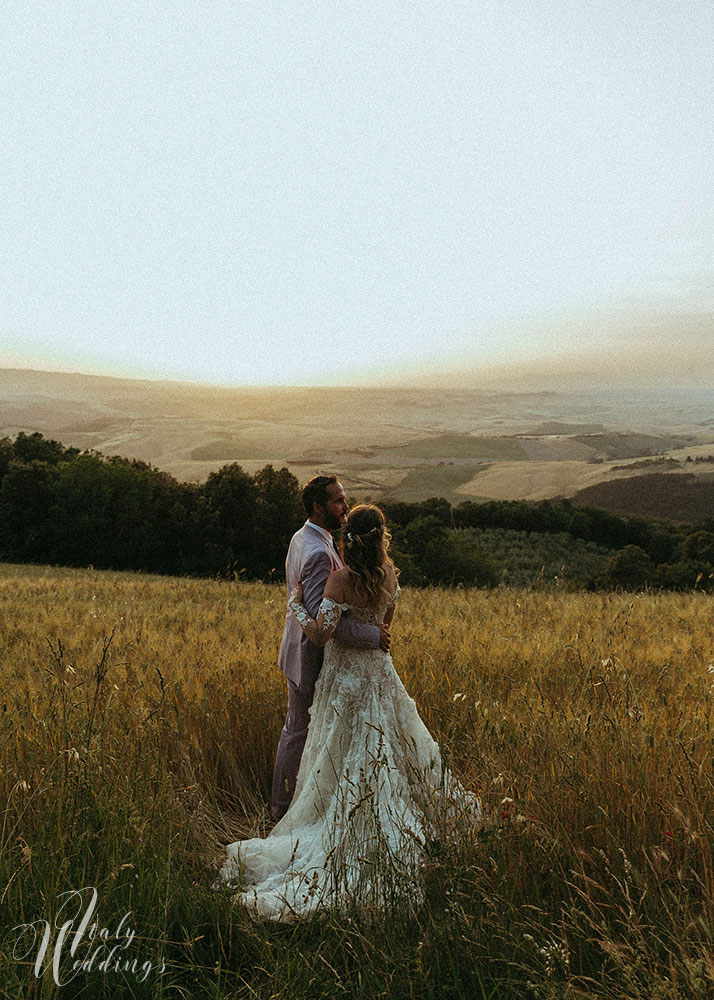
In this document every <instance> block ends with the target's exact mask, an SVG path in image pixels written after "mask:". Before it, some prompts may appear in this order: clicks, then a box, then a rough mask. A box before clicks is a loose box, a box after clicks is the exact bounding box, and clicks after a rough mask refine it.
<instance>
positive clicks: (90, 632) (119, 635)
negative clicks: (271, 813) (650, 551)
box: [0, 566, 714, 1000]
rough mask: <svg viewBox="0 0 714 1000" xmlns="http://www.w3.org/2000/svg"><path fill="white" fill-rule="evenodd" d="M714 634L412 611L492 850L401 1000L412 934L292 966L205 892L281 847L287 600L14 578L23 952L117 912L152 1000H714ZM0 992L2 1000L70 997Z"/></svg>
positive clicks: (1, 623)
mask: <svg viewBox="0 0 714 1000" xmlns="http://www.w3.org/2000/svg"><path fill="white" fill-rule="evenodd" d="M713 610H714V603H713V602H712V598H711V597H708V596H706V595H703V594H691V595H679V594H677V595H673V594H657V595H616V594H592V595H590V594H561V593H557V592H553V593H535V592H528V591H509V590H495V591H488V592H485V591H476V590H452V591H440V590H434V589H431V590H423V591H410V590H405V591H404V592H403V594H402V597H401V599H400V606H399V609H398V615H397V618H396V620H395V625H394V649H393V653H394V661H395V665H396V667H397V670H398V671H399V673H400V675H401V676H402V678H403V680H404V682H405V684H406V686H407V689H408V690H409V692H410V693H411V694H412V696H413V697H414V698H415V700H416V702H417V705H418V707H419V710H420V712H421V714H422V716H423V718H424V720H425V722H426V723H427V725H428V726H429V728H430V729H431V731H432V732H433V733H434V735H435V736H436V737H437V738H438V739H439V740H440V742H441V743H442V745H443V746H444V747H445V751H446V753H447V755H448V756H449V757H450V759H451V761H452V764H453V767H454V768H455V769H456V770H457V772H458V773H459V775H460V776H461V778H462V779H463V780H464V781H465V782H466V783H467V784H469V785H470V786H471V787H474V788H476V789H477V790H478V792H479V794H480V795H481V798H482V800H483V802H484V804H485V806H486V807H487V809H488V810H489V812H490V814H491V817H492V820H493V823H492V824H491V825H490V826H489V827H488V828H487V829H486V830H485V831H483V832H482V834H481V835H480V836H479V837H478V838H477V840H476V842H474V843H469V844H456V845H447V844H443V845H440V847H439V853H438V856H437V857H436V860H435V861H434V862H433V865H432V867H431V869H430V872H429V873H427V874H428V875H429V877H430V878H431V883H430V884H431V885H432V887H433V892H432V894H431V896H430V903H429V906H428V907H427V911H428V912H426V911H425V915H424V916H423V919H422V920H421V921H417V924H416V925H413V924H412V925H410V927H409V929H408V933H407V935H406V937H405V938H404V941H405V942H406V943H404V944H403V945H399V948H400V949H401V951H400V956H401V957H400V958H399V959H398V960H399V961H402V962H403V963H404V968H405V969H406V970H407V971H406V972H405V973H404V977H405V978H404V979H403V980H400V985H399V986H397V985H396V984H395V982H394V980H393V975H394V970H393V967H392V966H393V965H394V962H395V961H397V958H395V956H394V954H393V953H392V951H390V949H389V948H387V947H386V945H384V940H385V938H384V935H385V934H386V935H387V936H388V935H389V933H390V931H389V928H390V926H391V927H394V926H396V923H397V922H398V921H396V918H392V924H391V925H390V924H389V923H388V922H386V923H384V924H383V925H382V927H381V930H380V934H381V937H378V936H375V934H376V932H375V933H371V932H370V931H368V930H365V929H364V928H361V929H360V928H358V926H357V924H354V925H350V927H349V928H346V927H344V926H341V925H340V926H339V927H338V925H337V924H330V923H329V922H328V924H326V925H322V930H321V931H320V933H319V934H318V935H317V937H316V936H315V934H314V933H313V932H312V931H311V930H310V928H309V927H305V928H301V929H300V930H299V931H295V932H293V935H294V936H293V937H292V938H291V939H290V942H289V943H288V942H286V941H282V943H283V945H284V946H285V947H286V948H288V952H287V953H285V955H283V958H284V959H285V963H287V964H284V963H281V961H279V960H276V959H275V947H276V935H278V932H277V931H273V930H266V929H260V928H256V927H254V926H253V925H251V924H250V922H249V921H247V920H246V919H244V917H243V916H242V915H240V914H237V913H235V912H234V911H232V910H231V908H230V905H229V903H228V902H226V900H225V899H224V898H221V897H219V896H216V895H215V894H213V893H211V890H210V885H211V882H212V880H213V877H214V876H215V872H216V868H217V865H218V863H219V860H220V857H221V846H220V845H221V842H222V841H223V842H225V841H227V840H230V839H234V838H235V837H236V836H242V835H247V834H251V833H255V832H256V831H258V832H259V831H263V830H265V829H266V825H267V823H268V817H267V812H266V809H265V802H266V800H267V797H268V791H269V784H270V777H271V772H272V764H273V757H274V752H275V747H276V745H277V739H278V735H279V731H280V727H281V725H282V721H283V713H284V681H283V678H282V675H281V674H280V673H279V672H278V671H277V668H276V666H275V663H276V658H277V650H278V643H279V639H280V634H281V630H282V621H283V617H284V593H283V590H282V589H281V588H280V587H277V586H268V585H261V584H245V583H226V582H213V581H196V580H183V579H182V580H179V579H169V578H158V577H145V576H141V575H129V574H118V573H104V572H102V573H99V572H93V571H70V570H52V569H44V568H33V567H10V566H6V567H0V654H1V663H2V667H1V670H2V674H1V678H0V684H1V690H2V695H1V700H2V706H1V708H2V728H1V729H0V734H1V735H0V738H1V740H2V757H1V758H0V766H1V768H2V771H1V773H0V787H2V795H3V802H4V803H6V805H5V809H4V814H3V820H2V827H1V828H0V878H1V879H2V884H1V885H0V895H1V896H2V899H3V907H4V908H5V912H6V914H7V915H6V917H4V920H7V927H8V928H9V927H12V926H14V925H15V924H18V923H20V922H23V921H26V920H32V919H35V918H36V917H38V916H39V915H40V913H41V911H42V907H47V906H48V905H49V904H50V903H51V901H52V900H53V899H54V898H55V897H56V894H57V893H58V892H60V891H62V890H63V889H66V888H68V887H78V886H79V885H82V884H92V885H95V886H97V887H98V888H99V889H100V891H101V892H103V893H104V897H105V898H106V900H107V905H108V906H112V907H114V909H115V910H116V912H117V913H120V914H121V913H123V912H124V910H125V909H126V908H128V907H129V905H131V907H132V908H133V909H134V910H135V911H136V912H137V913H140V914H141V919H142V921H143V930H144V933H145V936H146V939H145V946H146V948H155V949H161V948H163V950H164V952H165V951H166V949H169V952H170V954H171V955H172V956H173V965H172V967H171V970H172V971H170V972H169V973H167V974H165V975H164V976H163V977H162V978H161V980H156V981H155V983H154V988H155V989H156V991H157V992H156V993H155V994H154V993H148V992H147V993H144V994H141V995H146V996H153V995H156V996H160V995H162V994H161V992H160V991H159V984H161V986H162V988H163V989H166V988H167V984H168V983H169V980H170V981H171V982H172V983H173V984H174V986H175V988H176V991H177V995H189V994H190V995H192V996H216V997H219V996H220V997H222V996H226V997H227V996H246V997H248V996H266V997H268V996H284V997H288V996H289V997H300V996H303V995H305V996H323V995H324V996H326V997H327V996H331V995H342V996H348V995H349V996H353V995H354V996H368V995H369V996H370V997H373V996H380V995H381V996H402V995H403V996H405V997H406V996H412V997H414V996H422V995H423V996H427V995H434V996H493V997H502V996H503V997H507V996H508V997H510V996H513V997H515V996H525V995H532V996H536V997H537V996H541V997H544V998H545V997H548V998H550V997H552V998H555V997H566V996H567V997H575V996H602V997H613V998H614V997H618V998H620V997H622V998H632V1000H634V998H636V997H637V998H639V997H642V998H644V997H648V998H649V997H655V998H660V1000H665V998H666V1000H686V998H688V997H690V996H691V997H698V996H701V997H702V998H703V997H706V996H709V995H711V991H712V990H714V962H713V961H712V958H711V941H712V931H713V929H714V855H713V853H712V837H713V836H714V826H713V825H712V818H713V816H714V812H713V806H714V752H713V749H714V730H713V728H712V704H713V702H714V667H712V666H711V665H712V664H714V614H712V611H713ZM109 637H111V641H109ZM137 876H138V877H137ZM234 921H237V923H236V924H235V927H234ZM199 925H200V926H201V927H202V928H203V930H202V933H201V934H200V936H201V937H202V939H203V940H202V941H201V942H200V943H196V942H197V941H198V937H199V931H198V930H197V929H196V928H197V927H198V926H199ZM227 929H228V930H227ZM238 930H240V935H238ZM403 930H404V928H403V927H402V928H401V931H403ZM401 931H400V933H401ZM349 935H352V937H350V936H349ZM239 936H240V941H241V943H240V947H239V946H238V943H237V942H238V937H239ZM338 937H339V947H338V945H337V943H336V942H337V938H338ZM194 939H196V940H194ZM281 940H282V939H281ZM380 941H381V942H382V944H381V945H380V946H379V947H378V943H379V942H380ZM329 942H332V943H333V945H334V947H333V949H332V951H326V950H325V949H327V948H328V943H329ZM393 946H394V947H396V944H394V943H393ZM290 948H292V949H293V951H292V952H290ZM380 948H381V951H380V950H379V949H380ZM350 949H351V950H352V951H350ZM352 952H354V954H355V955H358V956H360V957H359V962H358V961H357V959H355V958H350V955H351V954H352ZM382 953H384V954H382ZM288 954H289V955H292V960H291V961H292V964H291V962H290V961H288V958H287V957H286V955H288ZM380 955H382V957H381V958H380ZM271 956H272V957H271ZM390 956H391V957H390ZM5 958H6V959H7V958H8V954H7V950H6V952H5ZM271 961H275V962H277V964H276V965H275V966H274V967H271V966H270V962H271ZM325 962H328V963H329V964H330V966H331V967H333V968H334V967H336V966H337V975H338V982H340V983H342V987H343V988H341V991H338V992H337V993H334V994H331V993H330V992H329V989H330V988H334V982H335V980H334V977H333V976H332V973H330V974H329V976H328V978H327V979H325V978H324V977H325V976H327V973H326V972H325V970H324V968H323V964H324V963H325ZM365 962H369V963H371V964H370V965H369V969H370V972H369V974H368V973H367V971H366V969H365V968H364V963H365ZM429 963H431V964H429ZM3 965H4V968H5V973H4V974H5V975H6V977H7V982H8V983H10V984H11V986H8V985H5V986H4V987H3V988H4V989H5V990H6V993H5V994H4V995H7V996H10V995H22V996H27V997H31V996H38V997H39V996H45V995H52V994H51V993H50V992H41V988H44V989H45V991H46V990H47V988H48V987H47V986H46V985H45V981H44V980H43V981H42V982H40V981H39V980H36V979H35V978H34V976H33V975H32V973H31V970H30V969H29V967H28V966H27V965H23V964H22V963H18V962H12V961H6V962H4V963H3ZM390 969H391V972H390ZM358 972H359V975H358V974H357V973H358ZM430 976H431V977H432V978H431V979H430ZM13 977H14V978H13ZM167 977H169V978H167ZM171 977H173V978H171ZM425 977H426V978H425ZM99 980H100V977H96V976H95V977H94V979H93V980H92V983H93V984H94V988H95V989H99V985H97V984H98V983H99ZM310 982H312V985H311V986H309V984H310ZM424 982H426V983H429V982H431V983H432V986H433V990H434V992H433V993H429V992H428V991H427V988H426V987H425V986H421V987H420V986H418V985H417V984H419V983H424ZM468 982H471V983H473V984H478V988H476V986H474V992H472V993H469V992H468V990H467V986H466V985H465V984H466V983H468ZM527 983H530V986H528V985H527ZM189 984H192V985H190V989H189ZM438 984H441V985H440V987H439V988H440V989H441V992H440V993H439V992H437V985H438ZM100 985H101V988H102V989H104V988H105V986H104V985H103V984H100ZM308 986H309V988H308ZM106 988H107V989H109V987H108V986H106ZM147 988H148V987H147ZM429 988H430V989H431V988H432V987H429ZM18 989H19V992H17V990H18ZM183 989H185V990H188V991H189V993H188V994H182V993H181V990H183ZM420 989H421V990H423V992H419V990H420ZM13 990H15V992H14V993H13ZM33 990H35V991H36V992H33ZM321 990H322V991H323V992H320V991H321ZM400 990H401V992H400ZM528 990H530V994H528V993H527V991H528ZM410 991H411V992H410ZM59 995H61V996H69V995H70V994H69V993H67V992H65V993H60V994H59ZM92 995H94V994H92ZM96 995H104V994H103V993H101V994H99V993H97V994H96ZM107 995H124V994H120V993H115V994H112V993H110V992H108V993H107ZM126 995H127V996H129V995H133V994H131V993H128V992H127V993H126Z"/></svg>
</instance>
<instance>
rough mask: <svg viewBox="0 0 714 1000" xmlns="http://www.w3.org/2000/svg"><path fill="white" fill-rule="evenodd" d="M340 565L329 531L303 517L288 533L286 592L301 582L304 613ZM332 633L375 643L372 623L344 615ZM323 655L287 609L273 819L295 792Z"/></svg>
mask: <svg viewBox="0 0 714 1000" xmlns="http://www.w3.org/2000/svg"><path fill="white" fill-rule="evenodd" d="M342 566H343V562H342V560H341V559H340V556H339V554H338V552H337V550H336V549H335V546H334V543H333V541H332V536H331V535H330V533H329V532H328V531H325V530H324V529H323V528H320V527H318V525H316V524H313V523H312V522H311V521H306V522H305V524H304V525H303V527H302V528H300V530H299V531H296V532H295V534H294V535H293V537H292V541H291V542H290V548H289V549H288V556H287V559H286V561H285V577H286V580H287V586H288V594H289V593H290V592H291V591H292V590H293V589H294V587H295V586H296V585H297V583H298V581H300V582H302V591H303V597H302V603H303V605H304V606H305V608H306V609H307V612H308V614H309V615H310V616H311V617H312V618H317V614H318V610H319V607H320V602H321V600H322V592H323V590H324V589H325V581H326V580H327V578H328V576H329V575H330V573H332V572H333V571H334V570H336V569H341V568H342ZM334 634H335V637H336V638H337V639H339V640H340V641H341V642H344V643H345V645H347V646H361V647H362V648H368V649H377V648H378V646H379V638H380V636H379V629H378V628H377V627H376V626H375V625H363V624H361V623H360V622H356V621H354V619H351V618H349V617H345V616H344V615H343V616H342V618H341V619H340V622H339V624H338V626H337V628H336V629H335V633H334ZM322 656H323V649H322V648H321V647H320V646H316V645H314V643H312V642H310V640H309V639H308V637H307V636H306V635H305V633H304V632H303V630H302V629H301V628H300V624H299V622H298V620H297V618H296V617H295V615H294V614H293V612H292V611H291V610H290V608H288V611H287V615H286V617H285V630H284V632H283V640H282V642H281V644H280V655H279V657H278V666H279V667H280V669H281V670H282V671H283V673H284V674H285V676H286V678H287V681H288V714H287V717H286V719H285V725H284V726H283V731H282V733H281V734H280V743H279V744H278V753H277V757H276V761H275V773H274V775H273V800H272V812H273V815H274V816H275V817H277V818H279V817H280V816H283V815H284V814H285V812H286V811H287V808H288V806H289V805H290V800H291V799H292V797H293V792H294V791H295V780H296V778H297V773H298V770H299V768H300V758H301V757H302V751H303V748H304V746H305V740H306V739H307V729H308V724H309V722H310V714H309V708H310V705H311V704H312V697H313V694H314V691H315V681H316V680H317V675H318V674H319V673H320V667H321V666H322Z"/></svg>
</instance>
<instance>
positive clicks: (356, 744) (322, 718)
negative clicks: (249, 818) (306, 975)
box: [220, 505, 480, 921]
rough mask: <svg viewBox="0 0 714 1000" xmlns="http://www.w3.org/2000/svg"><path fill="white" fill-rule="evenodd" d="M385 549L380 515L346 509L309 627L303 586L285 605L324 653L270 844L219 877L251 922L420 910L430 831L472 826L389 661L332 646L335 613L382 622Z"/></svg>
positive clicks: (232, 852)
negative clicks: (340, 550)
mask: <svg viewBox="0 0 714 1000" xmlns="http://www.w3.org/2000/svg"><path fill="white" fill-rule="evenodd" d="M389 540H390V536H389V532H388V530H387V528H386V524H385V520H384V515H383V514H382V512H381V510H380V509H379V507H376V506H374V505H359V506H357V507H354V508H353V509H352V510H351V511H350V514H349V517H348V519H347V523H346V525H345V531H344V540H343V545H344V554H343V559H344V563H345V566H344V567H343V568H342V569H339V570H336V571H335V572H334V573H332V574H331V575H330V576H329V577H328V579H327V582H326V584H325V590H324V595H323V600H322V603H321V605H320V609H319V613H318V616H317V619H316V620H315V619H313V618H311V617H310V616H309V615H308V613H307V611H306V610H305V608H304V607H303V605H302V603H301V600H302V588H301V586H300V584H298V586H297V587H296V588H295V590H294V591H293V593H292V594H291V595H290V599H289V605H290V608H291V609H292V610H293V612H294V613H295V615H296V617H297V619H298V621H299V622H300V625H301V626H302V628H303V630H304V631H305V633H306V634H307V636H308V638H309V639H310V640H311V641H312V642H314V643H316V644H317V645H320V646H322V645H325V647H326V648H325V656H324V661H323V665H322V669H321V671H320V675H319V677H318V679H317V683H316V685H315V697H314V700H313V704H312V708H311V710H310V727H309V729H308V736H307V742H306V744H305V749H304V752H303V756H302V761H301V763H300V770H299V772H298V777H297V783H296V788H295V795H294V797H293V800H292V803H291V805H290V808H289V809H288V811H287V813H286V814H285V815H284V816H283V818H282V819H281V820H280V821H279V822H278V823H277V824H276V826H275V827H273V829H272V831H271V832H270V834H269V835H268V836H267V837H265V838H255V839H253V840H243V841H238V842H236V843H234V844H229V845H228V848H227V851H228V858H227V860H226V862H225V864H224V866H223V868H222V870H221V873H220V879H221V880H222V881H224V882H227V883H237V884H238V886H239V889H240V891H239V895H238V899H239V901H240V902H242V903H243V904H245V905H246V906H247V908H248V909H249V911H250V912H251V914H252V915H254V916H256V917H260V918H263V919H271V920H282V921H290V920H294V919H296V918H298V917H305V916H309V915H310V914H313V913H315V912H317V911H319V910H320V909H330V908H337V909H344V908H346V907H348V906H350V905H356V906H359V907H360V908H365V907H369V906H385V905H388V904H389V902H390V901H393V900H395V899H396V898H402V899H404V898H406V899H407V900H410V901H411V902H414V901H418V898H419V891H418V872H419V866H420V863H421V862H422V859H423V855H424V845H425V844H426V843H427V841H428V840H430V839H433V838H434V831H435V830H436V828H437V824H438V823H439V822H440V820H443V819H444V817H445V816H447V815H448V817H449V818H450V820H451V822H453V819H454V817H455V816H458V815H461V814H464V813H467V814H469V813H470V814H471V817H472V818H473V819H478V818H479V817H480V806H479V804H478V801H477V800H475V798H474V797H473V796H472V795H470V794H469V793H466V792H464V791H463V789H461V787H460V786H459V785H458V783H457V782H456V781H454V779H452V777H451V775H450V773H449V771H448V770H447V769H445V768H443V767H442V763H441V756H440V753H439V747H438V746H437V744H436V743H435V742H434V740H433V739H432V738H431V736H430V735H429V732H428V730H427V728H426V726H425V725H424V723H423V722H422V720H421V719H420V717H419V713H418V712H417V709H416V706H415V704H414V701H413V700H412V699H411V698H410V697H409V695H408V694H407V692H406V689H405V688H404V685H403V684H402V682H401V680H400V679H399V677H398V676H397V673H396V671H395V669H394V665H393V663H392V659H391V656H390V655H389V653H387V652H384V651H383V650H381V649H361V648H355V647H352V646H346V645H343V644H342V643H340V642H339V640H337V639H336V638H331V637H332V633H333V632H334V630H335V628H336V627H337V623H338V622H339V620H340V617H341V615H342V614H349V615H352V616H353V617H354V618H355V619H357V620H358V621H360V622H363V623H367V624H380V623H382V622H384V623H385V624H387V625H389V624H390V623H391V620H392V617H393V615H394V611H395V606H396V602H397V597H398V595H399V586H398V584H397V570H396V568H395V566H394V563H393V562H392V560H391V558H390V557H389V555H388V548H389Z"/></svg>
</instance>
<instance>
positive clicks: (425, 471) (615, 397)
mask: <svg viewBox="0 0 714 1000" xmlns="http://www.w3.org/2000/svg"><path fill="white" fill-rule="evenodd" d="M713 414H714V390H713V391H711V392H705V391H704V390H701V391H698V392H692V393H691V394H687V393H686V392H683V391H682V390H679V391H678V390H662V389H658V390H657V392H656V393H650V394H648V393H647V392H643V391H639V392H638V391H634V390H632V389H631V388H629V389H628V388H627V387H625V388H622V387H620V388H619V389H618V390H615V389H614V388H613V390H612V392H609V393H608V392H603V391H598V392H596V393H593V392H591V393H588V392H586V391H582V390H578V391H559V392H553V391H551V390H550V389H548V390H547V391H529V392H512V391H509V392H498V391H494V388H493V385H491V384H490V383H489V382H488V380H486V379H483V378H482V379H481V380H479V379H477V378H474V380H473V382H470V383H468V384H464V383H463V380H461V382H460V383H458V384H454V385H453V386H452V387H448V386H446V387H438V388H437V387H434V386H429V385H426V384H425V385H422V386H414V385H405V384H399V385H395V386H391V387H390V386H385V385H381V386H333V387H319V388H318V387H300V386H293V387H265V386H264V387H256V386H235V387H218V386H210V385H200V384H190V383H180V382H160V381H147V380H140V379H125V378H113V377H108V376H101V375H85V374H79V373H75V374H70V373H64V372H47V371H30V370H26V369H2V368H0V438H2V437H3V436H7V437H9V438H11V439H12V438H14V437H15V436H16V435H17V434H18V433H19V432H20V431H23V432H25V433H32V432H34V431H38V432H39V433H40V434H42V435H43V436H44V437H47V438H52V439H54V440H58V441H61V442H62V444H64V445H65V446H72V447H76V448H79V449H81V450H88V451H97V452H101V453H102V454H105V455H121V456H125V457H129V458H137V459H141V460H143V461H146V462H149V463H151V464H152V465H154V466H156V467H157V468H160V469H162V470H165V471H167V472H170V473H171V474H172V475H173V476H175V477H176V478H177V479H179V480H182V481H194V482H202V481H204V480H205V479H206V478H207V476H208V475H209V474H210V473H211V472H214V471H216V470H218V469H219V468H220V467H221V466H223V465H226V464H228V463H230V462H237V463H239V464H240V465H241V466H242V467H243V468H244V470H245V471H246V472H248V473H250V474H254V473H255V472H256V471H257V470H258V469H261V468H263V467H264V466H265V465H267V464H272V465H273V466H275V467H276V468H282V467H283V466H286V467H287V468H289V469H290V470H291V471H292V472H293V474H294V475H295V476H296V477H297V478H298V479H299V481H300V482H305V481H306V480H307V479H309V478H310V477H311V476H314V475H316V474H318V473H326V472H328V473H333V472H337V473H338V474H339V476H340V477H341V479H342V481H343V483H344V485H345V488H346V490H347V492H348V495H349V497H350V499H351V500H355V501H358V500H364V499H367V498H369V499H373V500H375V501H380V500H387V499H388V500H391V501H394V500H404V501H410V502H414V501H419V500H426V499H428V498H429V497H432V496H443V497H445V498H447V499H449V500H450V501H452V502H454V503H458V502H460V501H461V500H464V499H479V498H491V499H504V500H507V499H512V500H521V499H530V500H540V499H545V498H549V497H555V496H572V495H573V494H574V493H575V492H576V491H577V490H579V489H584V488H585V487H590V486H595V485H597V484H599V483H601V482H602V481H603V480H607V479H613V478H618V477H621V476H622V475H623V474H624V475H627V474H628V473H627V471H620V470H618V469H614V468H613V463H615V462H620V463H621V462H622V461H623V460H627V459H634V460H637V459H639V460H640V461H642V460H645V459H647V458H649V457H651V456H662V461H667V460H668V456H669V455H671V454H672V453H673V452H675V453H676V460H677V463H678V464H675V465H672V466H671V468H672V471H673V472H674V473H676V474H679V471H681V472H684V471H686V472H697V473H698V474H699V475H700V476H702V474H705V473H706V472H708V471H709V470H708V469H707V468H704V467H703V466H697V468H696V469H695V468H694V467H690V466H687V468H686V470H685V468H684V461H685V458H686V456H687V455H689V454H690V453H691V455H692V456H694V458H695V459H696V458H697V457H698V456H699V455H701V454H702V453H703V454H705V455H709V454H712V453H714V427H713V426H712V423H711V421H712V415H713ZM669 467H670V466H668V468H669ZM712 469H713V470H714V465H712ZM647 471H654V470H649V469H648V470H647Z"/></svg>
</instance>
